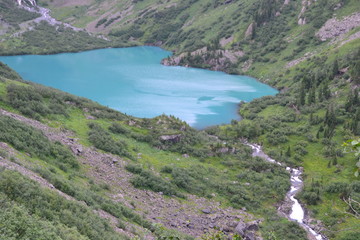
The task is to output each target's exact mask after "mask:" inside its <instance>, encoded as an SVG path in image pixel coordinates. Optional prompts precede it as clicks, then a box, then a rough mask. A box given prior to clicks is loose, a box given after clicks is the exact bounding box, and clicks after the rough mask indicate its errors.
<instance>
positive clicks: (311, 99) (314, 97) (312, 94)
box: [308, 87, 316, 105]
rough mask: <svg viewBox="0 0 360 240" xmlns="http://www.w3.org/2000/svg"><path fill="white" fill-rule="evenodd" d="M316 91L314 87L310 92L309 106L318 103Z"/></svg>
mask: <svg viewBox="0 0 360 240" xmlns="http://www.w3.org/2000/svg"><path fill="white" fill-rule="evenodd" d="M315 93H316V91H315V87H312V88H311V89H310V91H309V95H308V104H309V105H311V104H313V103H315V102H316V94H315Z"/></svg>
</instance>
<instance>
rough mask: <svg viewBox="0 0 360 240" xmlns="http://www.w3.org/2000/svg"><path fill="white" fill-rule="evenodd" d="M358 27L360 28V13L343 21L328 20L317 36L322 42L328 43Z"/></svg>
mask: <svg viewBox="0 0 360 240" xmlns="http://www.w3.org/2000/svg"><path fill="white" fill-rule="evenodd" d="M358 26H360V12H357V13H354V14H352V15H350V16H347V17H345V18H343V19H341V20H339V19H337V18H331V19H329V20H327V21H326V23H325V24H324V26H322V27H321V28H320V30H319V31H318V32H317V33H316V36H317V37H318V38H319V39H320V40H321V41H326V40H329V39H333V38H336V37H341V36H343V35H345V34H346V33H348V32H349V31H351V30H352V29H354V28H356V27H358Z"/></svg>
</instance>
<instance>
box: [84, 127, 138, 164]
mask: <svg viewBox="0 0 360 240" xmlns="http://www.w3.org/2000/svg"><path fill="white" fill-rule="evenodd" d="M89 127H90V131H89V141H90V142H91V143H92V144H93V145H94V146H95V147H96V148H98V149H101V150H104V151H106V152H109V153H113V154H116V155H119V156H122V157H128V158H132V156H131V154H130V153H129V152H128V151H127V144H126V143H125V142H123V141H120V140H117V141H115V140H114V139H113V138H112V137H111V135H110V134H109V133H108V132H107V131H106V130H104V129H103V128H102V127H101V126H100V125H98V124H96V123H89Z"/></svg>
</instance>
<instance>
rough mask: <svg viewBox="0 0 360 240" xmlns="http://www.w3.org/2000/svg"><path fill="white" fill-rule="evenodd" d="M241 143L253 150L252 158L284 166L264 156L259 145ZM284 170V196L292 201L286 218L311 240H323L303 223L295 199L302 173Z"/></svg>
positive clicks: (291, 169)
mask: <svg viewBox="0 0 360 240" xmlns="http://www.w3.org/2000/svg"><path fill="white" fill-rule="evenodd" d="M243 143H244V144H246V145H248V146H249V147H251V148H252V150H253V153H252V156H253V157H261V158H262V159H264V160H266V161H268V162H271V163H274V164H278V165H279V166H285V165H283V164H282V163H280V162H277V161H276V160H274V159H272V158H271V157H269V156H268V155H267V154H265V153H264V152H263V151H262V149H261V146H260V145H258V144H254V143H248V142H247V141H244V142H243ZM286 170H287V171H288V172H289V173H290V176H291V178H290V182H291V188H290V190H289V191H288V192H287V194H286V196H287V198H289V199H290V200H291V201H292V206H291V212H290V214H289V216H288V217H289V219H291V220H293V221H296V222H298V223H299V225H300V226H301V227H303V228H304V229H305V230H306V231H307V232H308V233H309V234H310V235H311V237H312V239H316V240H325V238H324V237H323V236H322V235H321V234H319V233H317V232H316V231H315V230H314V229H312V228H311V227H310V226H309V225H307V224H306V223H304V218H305V211H304V208H303V207H302V206H301V204H300V203H299V201H298V200H297V199H296V198H295V196H296V194H297V193H298V192H299V191H301V189H302V187H303V181H302V180H301V175H302V171H301V170H299V169H296V168H290V167H286Z"/></svg>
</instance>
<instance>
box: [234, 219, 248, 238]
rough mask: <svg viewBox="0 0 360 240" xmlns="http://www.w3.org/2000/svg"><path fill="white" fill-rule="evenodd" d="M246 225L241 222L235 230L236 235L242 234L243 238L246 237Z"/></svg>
mask: <svg viewBox="0 0 360 240" xmlns="http://www.w3.org/2000/svg"><path fill="white" fill-rule="evenodd" d="M246 227H247V226H246V223H244V222H239V223H238V225H237V226H236V228H235V233H238V234H240V235H241V236H244V234H245V231H246Z"/></svg>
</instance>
